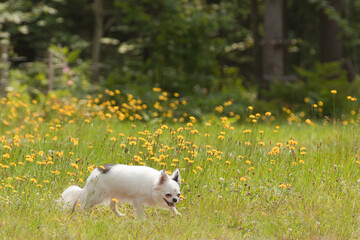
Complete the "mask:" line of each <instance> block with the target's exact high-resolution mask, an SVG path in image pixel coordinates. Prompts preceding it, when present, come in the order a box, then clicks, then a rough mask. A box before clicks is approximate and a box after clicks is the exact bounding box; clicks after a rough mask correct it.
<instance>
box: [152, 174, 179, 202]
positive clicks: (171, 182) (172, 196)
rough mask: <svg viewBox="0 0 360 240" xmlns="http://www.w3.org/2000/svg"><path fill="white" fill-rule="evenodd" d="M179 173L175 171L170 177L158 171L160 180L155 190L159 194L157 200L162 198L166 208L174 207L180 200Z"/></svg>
mask: <svg viewBox="0 0 360 240" xmlns="http://www.w3.org/2000/svg"><path fill="white" fill-rule="evenodd" d="M180 182H181V179H180V171H179V169H176V170H175V171H174V172H173V174H171V176H169V175H168V174H167V173H166V172H165V171H164V170H161V171H160V178H159V180H158V182H157V186H156V187H155V190H157V191H158V192H159V195H160V196H159V198H160V197H161V198H163V199H164V200H163V201H164V203H166V205H167V206H168V207H175V203H177V202H179V198H180ZM160 201H161V200H160Z"/></svg>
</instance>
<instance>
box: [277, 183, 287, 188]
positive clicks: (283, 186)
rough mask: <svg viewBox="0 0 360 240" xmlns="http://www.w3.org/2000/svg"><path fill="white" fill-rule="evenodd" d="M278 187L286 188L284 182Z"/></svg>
mask: <svg viewBox="0 0 360 240" xmlns="http://www.w3.org/2000/svg"><path fill="white" fill-rule="evenodd" d="M279 187H280V188H284V189H285V188H287V186H286V184H280V185H279Z"/></svg>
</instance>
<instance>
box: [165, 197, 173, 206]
mask: <svg viewBox="0 0 360 240" xmlns="http://www.w3.org/2000/svg"><path fill="white" fill-rule="evenodd" d="M164 201H165V202H166V204H167V205H168V206H169V207H175V204H174V203H171V202H168V201H167V200H166V199H165V198H164Z"/></svg>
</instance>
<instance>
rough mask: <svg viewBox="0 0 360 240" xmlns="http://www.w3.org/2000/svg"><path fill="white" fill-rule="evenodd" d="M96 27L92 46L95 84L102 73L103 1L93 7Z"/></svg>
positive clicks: (96, 1)
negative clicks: (100, 72)
mask: <svg viewBox="0 0 360 240" xmlns="http://www.w3.org/2000/svg"><path fill="white" fill-rule="evenodd" d="M93 11H94V17H95V25H94V38H93V46H92V79H93V82H98V81H99V77H100V74H99V71H100V50H101V38H102V35H103V14H104V9H103V0H95V1H94V5H93Z"/></svg>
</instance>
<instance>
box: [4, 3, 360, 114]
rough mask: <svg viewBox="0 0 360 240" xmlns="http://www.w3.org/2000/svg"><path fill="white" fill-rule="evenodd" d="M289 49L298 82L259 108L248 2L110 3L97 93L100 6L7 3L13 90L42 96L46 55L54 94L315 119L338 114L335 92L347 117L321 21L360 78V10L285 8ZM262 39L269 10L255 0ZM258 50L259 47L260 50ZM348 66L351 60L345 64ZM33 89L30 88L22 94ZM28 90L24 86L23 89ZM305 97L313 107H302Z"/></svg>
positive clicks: (281, 84)
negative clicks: (175, 98)
mask: <svg viewBox="0 0 360 240" xmlns="http://www.w3.org/2000/svg"><path fill="white" fill-rule="evenodd" d="M285 2H286V3H287V6H286V7H285V9H284V11H285V12H286V13H285V21H284V22H285V23H286V26H284V28H285V32H286V34H285V35H287V40H289V41H288V42H289V45H287V46H288V49H287V50H288V51H287V53H286V66H285V74H286V75H290V76H295V77H293V79H295V78H296V79H295V81H291V82H287V81H274V83H273V84H272V86H271V89H270V91H267V92H265V93H264V96H265V97H266V98H267V99H268V100H269V101H263V102H259V101H257V87H258V81H259V79H256V76H257V75H256V73H255V72H254V71H255V70H254V64H253V63H254V54H253V50H254V40H253V37H252V30H253V29H252V27H253V23H252V22H251V21H252V17H251V15H252V10H251V1H245V0H238V1H232V0H224V1H218V0H207V1H205V0H199V1H188V0H153V1H150V0H112V1H106V0H104V1H103V5H104V6H103V8H104V12H103V38H102V41H101V42H102V45H101V56H100V62H101V65H100V75H101V78H100V81H99V83H97V84H93V83H91V84H90V79H91V59H92V51H91V50H92V44H93V38H94V36H93V35H94V25H95V24H94V9H93V3H94V0H76V1H70V0H7V1H2V2H1V3H0V41H1V40H2V39H9V40H10V43H11V46H10V61H11V71H10V79H9V84H10V88H9V89H8V90H11V89H14V88H15V89H16V90H19V89H20V90H19V91H23V92H28V93H30V95H31V96H33V97H36V96H37V95H39V94H41V93H46V91H47V89H48V84H49V81H48V80H49V79H48V75H49V64H48V62H47V56H48V51H49V50H51V51H52V52H53V53H54V54H55V59H54V64H55V65H56V69H55V72H54V74H55V79H54V89H55V90H56V91H61V94H73V95H82V96H84V95H86V94H88V93H90V94H91V93H96V92H97V90H99V89H101V88H108V89H120V90H121V91H122V92H125V93H131V94H134V95H135V96H137V97H139V98H141V99H144V100H145V101H147V100H148V102H152V101H154V99H156V96H154V94H153V92H152V91H151V89H152V88H153V87H154V86H156V87H161V89H162V90H164V91H167V92H169V93H171V94H172V93H175V92H177V93H180V95H181V96H182V97H184V99H187V100H191V102H192V104H193V106H192V110H191V111H192V112H193V114H194V115H201V114H204V113H207V112H211V111H213V109H214V106H218V105H221V104H223V103H224V102H226V101H228V100H230V99H234V104H233V105H232V107H231V108H229V109H227V110H224V111H228V112H231V111H235V112H241V111H243V110H241V109H246V106H248V105H254V106H257V107H258V109H259V110H263V111H272V112H275V109H279V107H278V106H279V105H280V106H283V105H285V106H286V107H288V108H290V109H292V110H296V111H304V112H307V113H309V114H311V113H312V111H311V110H309V106H308V105H309V104H310V103H313V104H315V103H317V102H318V101H322V102H323V103H324V108H323V112H322V114H324V115H332V114H333V109H332V107H330V106H332V101H333V99H332V98H333V96H332V95H331V94H329V91H330V90H331V89H336V90H338V93H339V94H338V95H337V96H336V97H337V98H339V100H341V101H339V102H341V103H339V104H337V106H336V108H337V109H336V111H337V112H341V111H343V110H345V109H346V108H347V106H348V105H347V101H346V96H347V95H354V96H356V95H357V94H358V92H357V88H356V85H358V83H357V80H355V82H352V83H348V81H347V75H346V72H344V69H343V65H342V63H343V62H341V64H340V63H331V64H328V65H321V64H319V63H317V62H318V61H319V59H320V49H321V48H320V46H319V45H320V38H321V36H320V35H321V34H320V19H319V13H320V12H321V11H324V12H325V14H327V15H328V16H329V18H330V19H333V20H334V21H336V22H337V23H338V24H339V25H340V26H341V28H342V30H343V35H342V39H343V45H344V46H343V49H344V59H346V60H347V63H349V62H350V63H352V66H350V67H352V68H353V69H354V71H355V73H356V71H358V70H359V55H360V52H359V49H360V48H359V45H360V36H359V32H360V25H359V22H360V4H359V2H358V1H354V0H349V1H345V2H346V3H344V6H343V8H342V11H341V12H339V13H337V12H336V11H335V10H334V8H332V7H331V5H330V4H329V1H326V0H308V1H290V0H288V1H285ZM257 3H258V8H259V9H258V12H259V13H260V14H259V18H260V19H259V22H260V25H259V26H258V30H259V34H260V37H262V36H263V33H264V29H263V27H264V26H263V12H264V1H258V2H257ZM260 45H261V43H260ZM344 62H345V61H344ZM69 69H70V70H69ZM23 85H26V86H23ZM20 86H22V87H20ZM304 98H309V102H308V103H306V104H304Z"/></svg>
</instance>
